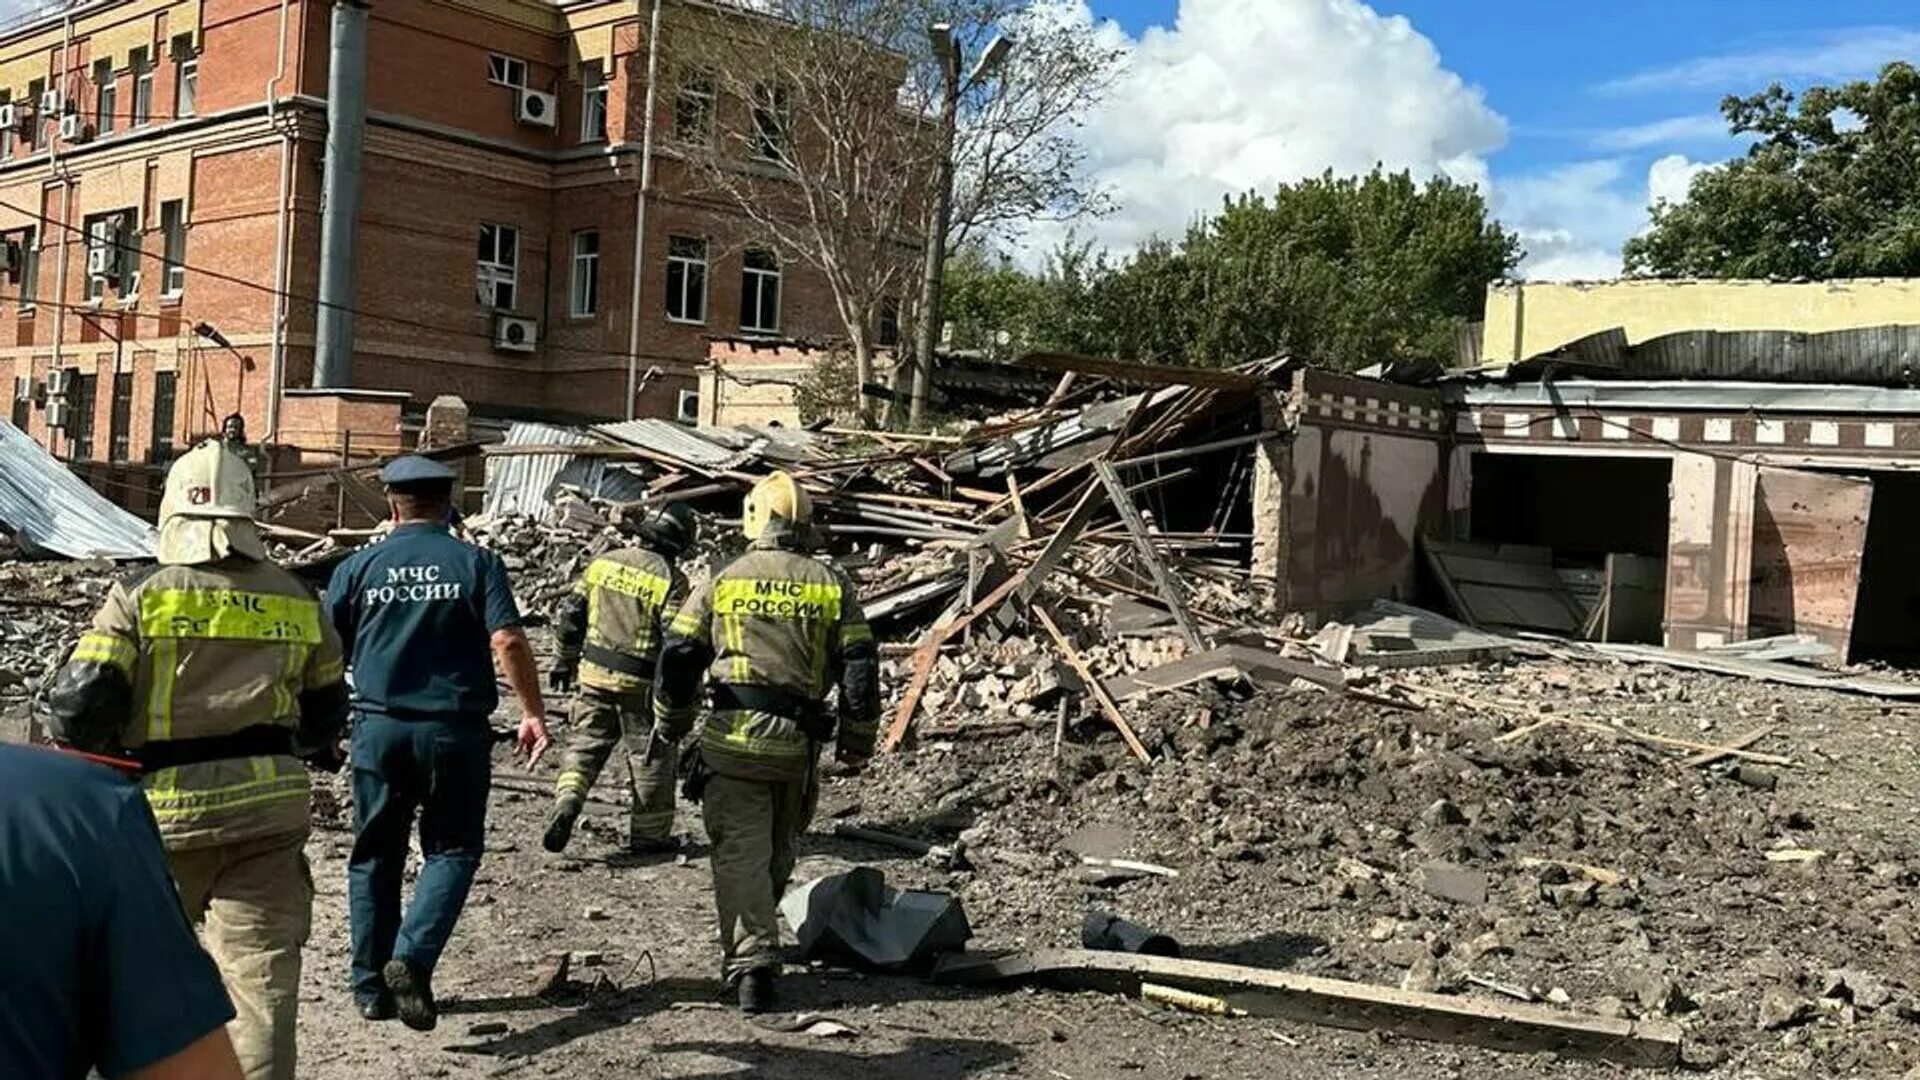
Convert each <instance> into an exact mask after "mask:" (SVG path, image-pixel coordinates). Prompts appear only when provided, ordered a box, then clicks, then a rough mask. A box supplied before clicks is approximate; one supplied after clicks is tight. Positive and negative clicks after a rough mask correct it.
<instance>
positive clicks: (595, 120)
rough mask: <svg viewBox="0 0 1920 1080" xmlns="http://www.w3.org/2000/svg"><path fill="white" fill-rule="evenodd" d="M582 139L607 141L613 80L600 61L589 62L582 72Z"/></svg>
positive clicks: (587, 141) (584, 141)
mask: <svg viewBox="0 0 1920 1080" xmlns="http://www.w3.org/2000/svg"><path fill="white" fill-rule="evenodd" d="M581 79H582V80H583V81H582V83H581V86H580V141H581V142H583V143H593V142H606V141H607V93H608V87H609V86H611V85H612V80H610V79H609V78H607V74H606V72H604V71H601V70H600V63H599V61H597V60H596V61H592V62H590V63H588V64H587V65H586V66H585V67H584V68H583V69H582V74H581Z"/></svg>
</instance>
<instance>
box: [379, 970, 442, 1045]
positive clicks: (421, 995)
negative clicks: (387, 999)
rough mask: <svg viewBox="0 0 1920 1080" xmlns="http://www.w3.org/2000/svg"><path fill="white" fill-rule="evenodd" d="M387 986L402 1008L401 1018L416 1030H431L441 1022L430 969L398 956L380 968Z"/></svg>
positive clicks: (396, 1002) (399, 1007)
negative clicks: (428, 973) (423, 968)
mask: <svg viewBox="0 0 1920 1080" xmlns="http://www.w3.org/2000/svg"><path fill="white" fill-rule="evenodd" d="M381 974H382V975H384V976H385V977H386V980H387V989H388V990H391V991H393V1003H394V1006H395V1007H396V1008H398V1009H399V1010H400V1022H401V1023H403V1024H405V1025H407V1026H408V1027H410V1028H412V1029H413V1030H415V1031H432V1030H433V1026H434V1025H435V1024H437V1023H439V1022H440V1010H439V1009H438V1008H436V1007H435V1006H434V1004H433V985H432V981H431V980H430V979H429V978H428V976H427V973H426V972H424V971H422V970H420V969H419V968H418V967H415V966H414V964H413V962H412V961H409V960H401V959H399V958H397V957H396V958H395V959H392V960H389V961H387V966H386V967H385V968H384V969H383V970H382V971H381Z"/></svg>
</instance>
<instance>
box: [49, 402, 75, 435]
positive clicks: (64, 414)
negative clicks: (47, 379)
mask: <svg viewBox="0 0 1920 1080" xmlns="http://www.w3.org/2000/svg"><path fill="white" fill-rule="evenodd" d="M72 409H73V407H72V406H71V405H68V404H67V403H66V402H64V401H49V402H48V403H47V426H48V427H50V428H64V427H66V426H67V418H68V416H69V415H71V413H72Z"/></svg>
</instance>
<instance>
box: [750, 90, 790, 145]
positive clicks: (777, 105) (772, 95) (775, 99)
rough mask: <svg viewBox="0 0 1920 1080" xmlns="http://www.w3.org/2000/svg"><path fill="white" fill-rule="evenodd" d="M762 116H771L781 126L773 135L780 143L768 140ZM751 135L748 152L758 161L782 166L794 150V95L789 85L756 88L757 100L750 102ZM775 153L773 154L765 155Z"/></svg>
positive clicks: (777, 127)
mask: <svg viewBox="0 0 1920 1080" xmlns="http://www.w3.org/2000/svg"><path fill="white" fill-rule="evenodd" d="M762 116H770V117H772V119H773V122H774V123H775V124H776V125H777V126H776V127H775V128H774V129H773V134H774V135H777V136H778V139H777V140H776V139H770V138H768V132H767V128H766V127H765V126H764V125H763V124H762V123H761V117H762ZM747 118H748V128H749V130H748V132H747V139H748V141H749V142H750V143H751V144H752V145H750V146H748V147H747V152H748V154H750V155H751V156H752V157H753V158H754V159H755V160H757V161H771V162H775V163H779V162H781V161H785V160H786V156H787V155H788V154H790V153H792V150H793V91H792V89H791V88H789V87H788V86H787V85H786V84H785V83H777V82H772V83H761V84H760V85H759V86H756V87H754V88H753V100H752V101H749V102H747ZM767 150H771V151H773V152H772V153H766V152H765V151H767Z"/></svg>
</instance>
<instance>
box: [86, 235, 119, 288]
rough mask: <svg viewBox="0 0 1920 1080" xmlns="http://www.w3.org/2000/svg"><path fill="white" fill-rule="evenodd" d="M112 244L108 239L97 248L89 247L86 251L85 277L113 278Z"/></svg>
mask: <svg viewBox="0 0 1920 1080" xmlns="http://www.w3.org/2000/svg"><path fill="white" fill-rule="evenodd" d="M112 242H113V241H112V237H108V238H107V242H106V243H103V244H100V245H98V246H97V247H90V248H88V249H87V276H88V277H97V278H103V277H112V276H113V271H114V265H113V247H112Z"/></svg>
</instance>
